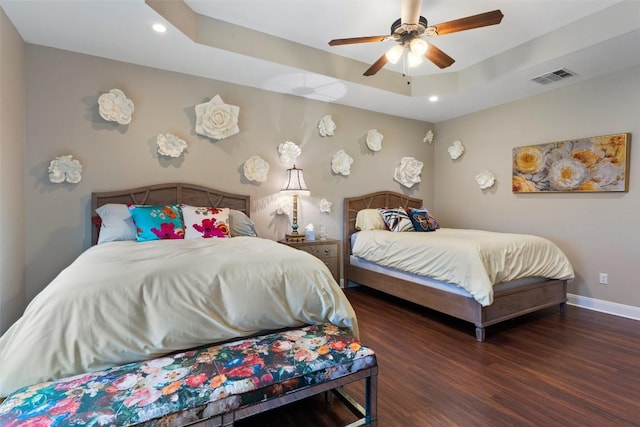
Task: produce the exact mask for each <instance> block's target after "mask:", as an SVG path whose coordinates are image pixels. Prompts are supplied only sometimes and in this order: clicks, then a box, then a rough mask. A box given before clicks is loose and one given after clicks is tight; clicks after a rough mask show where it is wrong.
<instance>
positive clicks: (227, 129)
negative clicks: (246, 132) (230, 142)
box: [196, 95, 240, 141]
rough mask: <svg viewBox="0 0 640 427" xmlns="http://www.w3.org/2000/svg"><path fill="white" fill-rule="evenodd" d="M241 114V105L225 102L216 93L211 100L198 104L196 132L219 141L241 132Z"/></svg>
mask: <svg viewBox="0 0 640 427" xmlns="http://www.w3.org/2000/svg"><path fill="white" fill-rule="evenodd" d="M239 115H240V107H238V106H235V105H229V104H225V103H224V101H222V98H221V97H220V95H216V96H214V97H213V98H212V99H211V101H209V102H205V103H202V104H198V105H196V133H197V134H199V135H202V136H206V137H207V138H212V139H215V140H218V141H219V140H221V139H225V138H228V137H230V136H232V135H235V134H237V133H238V132H240V128H238V116H239Z"/></svg>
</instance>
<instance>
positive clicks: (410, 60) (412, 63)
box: [407, 50, 422, 68]
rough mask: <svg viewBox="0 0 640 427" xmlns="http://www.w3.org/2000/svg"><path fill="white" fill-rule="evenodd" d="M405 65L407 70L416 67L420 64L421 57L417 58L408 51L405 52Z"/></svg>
mask: <svg viewBox="0 0 640 427" xmlns="http://www.w3.org/2000/svg"><path fill="white" fill-rule="evenodd" d="M407 64H408V65H409V68H413V67H417V66H418V65H420V64H422V56H418V55H416V54H415V53H413V52H412V51H411V50H410V51H409V52H407Z"/></svg>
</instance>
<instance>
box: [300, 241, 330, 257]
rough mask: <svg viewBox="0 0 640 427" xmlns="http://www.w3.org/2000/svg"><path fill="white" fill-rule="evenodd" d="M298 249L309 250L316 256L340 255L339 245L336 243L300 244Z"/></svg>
mask: <svg viewBox="0 0 640 427" xmlns="http://www.w3.org/2000/svg"><path fill="white" fill-rule="evenodd" d="M298 249H300V250H302V251H305V252H309V253H310V254H311V255H313V256H315V257H316V258H320V259H324V258H336V257H337V256H338V245H336V244H331V243H329V244H326V245H324V244H319V245H313V246H300V247H298Z"/></svg>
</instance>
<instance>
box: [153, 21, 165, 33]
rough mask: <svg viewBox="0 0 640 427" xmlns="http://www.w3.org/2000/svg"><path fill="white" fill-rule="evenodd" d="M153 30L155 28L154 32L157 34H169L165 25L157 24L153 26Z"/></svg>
mask: <svg viewBox="0 0 640 427" xmlns="http://www.w3.org/2000/svg"><path fill="white" fill-rule="evenodd" d="M151 28H153V31H155V32H157V33H166V32H167V27H166V26H165V25H164V24H160V23H156V24H153V26H152V27H151Z"/></svg>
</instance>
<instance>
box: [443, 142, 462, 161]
mask: <svg viewBox="0 0 640 427" xmlns="http://www.w3.org/2000/svg"><path fill="white" fill-rule="evenodd" d="M447 151H449V157H451V159H452V160H455V159H457V158H459V157H460V156H462V153H464V146H463V145H462V142H460V141H453V144H452V145H451V146H450V147H449V148H448V149H447Z"/></svg>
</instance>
